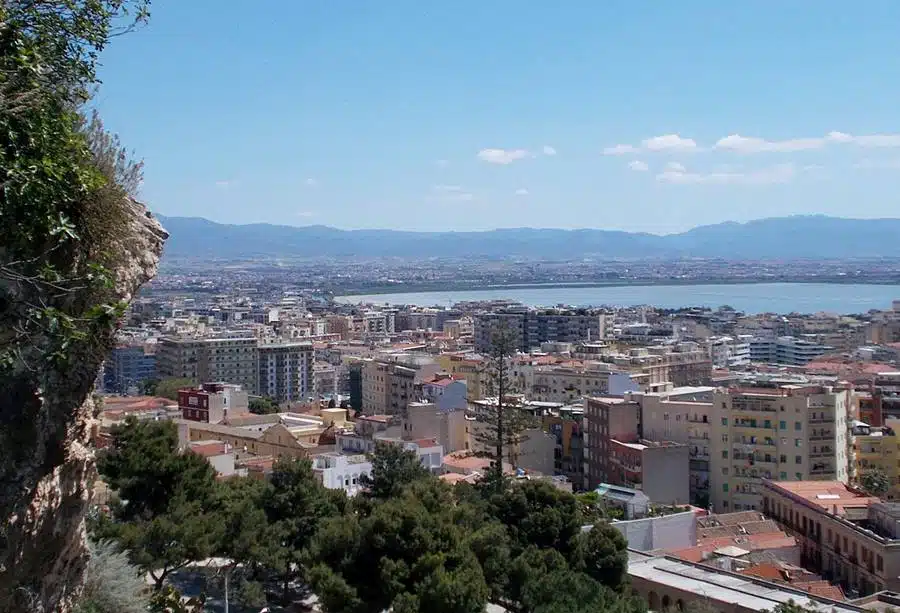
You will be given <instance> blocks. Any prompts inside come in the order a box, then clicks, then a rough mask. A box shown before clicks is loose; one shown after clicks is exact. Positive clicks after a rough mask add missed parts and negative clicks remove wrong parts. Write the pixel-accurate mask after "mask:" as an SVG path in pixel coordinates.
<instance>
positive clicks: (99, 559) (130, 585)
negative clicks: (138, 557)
mask: <svg viewBox="0 0 900 613" xmlns="http://www.w3.org/2000/svg"><path fill="white" fill-rule="evenodd" d="M88 546H89V547H90V552H91V558H90V560H89V561H88V568H87V574H86V576H85V583H84V589H83V591H82V593H81V597H80V600H79V602H78V607H77V609H76V613H145V612H146V611H147V607H148V605H149V598H148V594H147V584H146V582H144V580H143V578H142V577H141V576H140V572H139V571H138V569H137V568H135V567H134V566H132V565H131V563H130V562H129V561H128V556H127V555H126V554H125V553H123V552H122V551H121V549H120V548H119V546H118V545H116V544H115V543H113V542H111V541H102V542H99V543H98V542H93V541H90V542H89V543H88Z"/></svg>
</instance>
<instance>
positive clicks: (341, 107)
mask: <svg viewBox="0 0 900 613" xmlns="http://www.w3.org/2000/svg"><path fill="white" fill-rule="evenodd" d="M209 6H210V5H209V4H208V3H203V2H198V3H191V4H190V5H175V4H167V5H154V7H153V9H154V12H153V19H152V20H151V22H150V24H149V25H148V26H146V27H144V28H142V29H140V31H138V32H137V33H135V34H133V35H131V36H128V37H123V38H121V39H119V40H116V41H114V43H113V45H112V48H114V51H113V52H111V54H110V55H109V56H106V55H105V56H104V57H103V58H102V59H103V61H104V66H103V68H102V70H101V76H102V77H103V79H104V81H105V84H104V86H103V87H102V88H101V90H100V93H99V96H98V98H97V100H96V101H95V104H96V106H97V107H98V108H99V109H100V111H101V112H102V114H103V116H104V119H105V121H106V124H107V126H108V127H109V128H110V129H112V130H113V131H115V132H117V133H119V134H120V136H121V137H122V139H123V142H124V143H125V144H126V145H127V146H128V147H129V148H134V150H135V151H137V152H139V154H140V155H141V156H142V157H143V158H144V160H145V161H146V177H145V182H144V185H143V188H142V197H143V198H144V199H145V200H147V202H148V204H149V205H150V207H151V208H152V209H153V210H154V211H157V212H159V213H162V214H165V215H184V216H199V217H206V218H209V219H213V220H215V221H219V222H223V223H252V222H265V223H276V224H285V225H296V226H302V225H309V224H324V225H330V226H334V227H338V228H371V227H393V228H397V229H406V230H425V231H433V230H484V229H490V228H503V227H521V226H533V227H559V228H578V227H599V228H605V229H613V230H627V231H645V232H653V233H673V232H680V231H684V230H686V229H689V228H691V227H694V226H697V225H703V224H711V223H717V222H722V221H747V220H750V219H758V218H765V217H772V216H781V215H792V214H827V215H834V216H842V217H858V218H879V217H890V216H891V215H892V213H893V211H894V208H893V202H892V198H891V194H892V193H894V191H895V190H896V187H897V179H898V177H900V174H898V172H897V171H898V169H900V125H898V123H897V121H896V119H895V113H894V108H895V107H896V104H895V102H896V98H897V93H898V92H897V88H896V86H895V85H894V84H892V83H890V82H889V80H888V79H885V78H884V75H886V74H891V73H892V72H893V71H895V69H896V63H897V60H896V59H895V58H896V57H900V53H898V52H900V43H898V42H897V41H896V40H894V37H893V32H894V31H895V29H896V28H895V27H894V26H895V25H896V24H897V23H898V17H900V7H896V6H895V5H893V4H892V3H889V2H877V3H872V4H869V5H867V11H865V12H863V11H856V12H849V11H846V10H844V7H843V6H842V5H839V4H838V3H834V2H829V3H817V4H816V5H815V8H816V10H815V11H808V10H805V9H806V8H808V7H811V6H812V5H811V4H810V5H806V4H804V3H798V4H795V5H791V6H787V7H785V6H783V5H782V4H780V3H774V2H763V3H758V4H755V5H754V6H753V7H752V8H750V7H734V6H729V7H723V6H719V5H717V4H715V3H710V2H700V1H696V2H690V3H687V4H682V5H679V6H678V7H674V6H673V7H669V6H656V5H654V6H653V7H652V10H646V9H642V8H641V7H638V6H632V5H628V4H626V3H604V4H603V5H598V6H595V5H593V4H590V3H574V4H571V5H568V6H567V7H565V8H562V9H560V8H558V7H557V8H555V9H554V10H552V11H550V10H547V9H545V8H543V7H540V6H530V5H529V6H521V4H520V3H511V2H496V3H491V5H490V6H482V5H480V4H477V3H470V2H462V3H455V4H454V5H453V6H452V7H450V6H444V7H439V6H429V7H427V8H422V7H421V6H420V5H418V4H414V3H410V2H392V3H387V4H385V5H378V6H377V7H376V6H365V5H364V6H361V7H354V9H353V10H352V11H338V10H337V9H335V8H334V7H331V6H325V5H322V6H312V5H308V4H302V3H301V4H298V5H293V6H288V7H282V6H279V7H278V8H279V11H278V13H272V12H266V11H250V10H247V9H249V8H250V5H247V4H244V5H242V4H241V3H229V4H228V5H226V6H217V7H216V10H214V11H210V10H206V9H207V8H209ZM863 32H864V33H865V34H864V35H863V34H862V33H863ZM147 57H152V58H153V59H154V61H153V63H152V64H150V63H147V62H145V61H144V59H145V58H147ZM135 66H140V67H141V69H140V70H135V68H134V67H135ZM176 91H177V92H178V94H177V95H176V96H173V95H172V93H171V92H176Z"/></svg>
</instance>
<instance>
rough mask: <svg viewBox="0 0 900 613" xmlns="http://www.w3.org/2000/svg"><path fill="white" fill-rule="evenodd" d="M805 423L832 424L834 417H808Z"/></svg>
mask: <svg viewBox="0 0 900 613" xmlns="http://www.w3.org/2000/svg"><path fill="white" fill-rule="evenodd" d="M807 421H809V423H811V424H833V423H834V416H833V415H826V416H824V417H810V418H809V419H808V420H807Z"/></svg>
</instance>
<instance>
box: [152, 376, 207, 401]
mask: <svg viewBox="0 0 900 613" xmlns="http://www.w3.org/2000/svg"><path fill="white" fill-rule="evenodd" d="M196 385H197V382H196V381H193V380H192V379H182V378H179V377H169V378H167V379H160V380H159V381H156V382H155V384H154V385H153V386H152V387H151V388H150V389H149V390H148V391H149V392H150V394H151V395H153V396H159V397H160V398H168V399H169V400H178V390H180V389H184V388H186V387H195V386H196Z"/></svg>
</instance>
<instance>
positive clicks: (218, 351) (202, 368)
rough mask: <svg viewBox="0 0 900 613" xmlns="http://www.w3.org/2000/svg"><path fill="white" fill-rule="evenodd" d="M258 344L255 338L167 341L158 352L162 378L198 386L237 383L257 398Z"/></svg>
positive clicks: (165, 340) (173, 338) (172, 339)
mask: <svg viewBox="0 0 900 613" xmlns="http://www.w3.org/2000/svg"><path fill="white" fill-rule="evenodd" d="M256 344H257V340H256V338H252V337H249V338H177V337H164V338H162V339H160V342H159V348H158V349H157V361H158V365H159V366H158V369H159V374H160V376H162V377H176V378H184V379H190V380H191V381H193V382H195V383H204V382H207V381H223V382H226V383H234V384H237V385H240V386H241V387H242V388H244V389H245V390H247V391H248V392H249V393H251V394H258V393H259V391H258V386H257V351H256Z"/></svg>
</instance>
